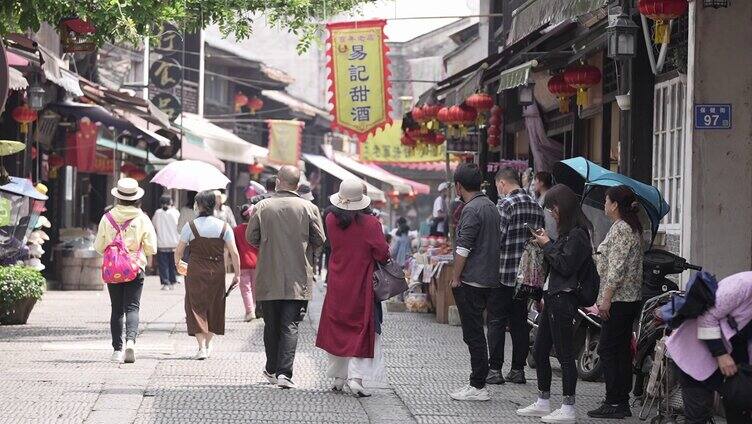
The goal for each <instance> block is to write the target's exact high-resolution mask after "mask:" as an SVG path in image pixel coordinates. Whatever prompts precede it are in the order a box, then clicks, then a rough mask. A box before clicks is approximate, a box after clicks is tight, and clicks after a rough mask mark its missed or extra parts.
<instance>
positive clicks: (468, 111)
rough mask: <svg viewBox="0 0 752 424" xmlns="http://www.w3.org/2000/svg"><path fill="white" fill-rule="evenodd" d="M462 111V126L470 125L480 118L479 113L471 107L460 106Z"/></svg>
mask: <svg viewBox="0 0 752 424" xmlns="http://www.w3.org/2000/svg"><path fill="white" fill-rule="evenodd" d="M460 110H461V111H462V113H461V115H460V120H459V122H460V123H461V124H465V125H470V124H472V123H473V122H475V119H476V118H477V117H478V111H477V110H475V109H473V108H472V107H470V106H466V105H460Z"/></svg>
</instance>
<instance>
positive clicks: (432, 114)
mask: <svg viewBox="0 0 752 424" xmlns="http://www.w3.org/2000/svg"><path fill="white" fill-rule="evenodd" d="M439 110H441V105H424V106H423V108H422V112H423V117H424V118H425V119H426V120H431V119H436V115H438V114H439Z"/></svg>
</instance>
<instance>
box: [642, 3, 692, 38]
mask: <svg viewBox="0 0 752 424" xmlns="http://www.w3.org/2000/svg"><path fill="white" fill-rule="evenodd" d="M688 8H689V5H688V4H687V0H640V2H639V3H638V4H637V9H638V10H639V11H640V14H641V15H643V16H645V17H646V18H648V19H651V20H653V21H655V28H654V29H653V41H655V43H656V44H668V42H669V41H670V37H671V34H670V32H669V22H671V20H672V19H676V18H678V17H680V16H682V15H683V14H685V13H687V9H688Z"/></svg>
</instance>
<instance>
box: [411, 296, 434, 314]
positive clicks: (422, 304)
mask: <svg viewBox="0 0 752 424" xmlns="http://www.w3.org/2000/svg"><path fill="white" fill-rule="evenodd" d="M405 307H406V308H407V310H408V311H409V312H422V313H427V312H428V311H429V310H430V309H431V303H430V302H429V301H428V295H427V294H425V293H409V294H407V296H405Z"/></svg>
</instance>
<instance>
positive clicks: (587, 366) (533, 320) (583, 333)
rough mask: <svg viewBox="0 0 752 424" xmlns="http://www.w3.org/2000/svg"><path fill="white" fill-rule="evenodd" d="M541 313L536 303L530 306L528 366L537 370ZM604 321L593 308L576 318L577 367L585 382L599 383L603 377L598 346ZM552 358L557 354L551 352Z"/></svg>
mask: <svg viewBox="0 0 752 424" xmlns="http://www.w3.org/2000/svg"><path fill="white" fill-rule="evenodd" d="M539 320H540V313H539V312H538V311H537V310H536V308H535V302H532V301H531V302H530V304H529V305H528V318H527V322H528V325H530V327H531V330H530V353H529V354H528V356H527V365H528V366H529V367H530V368H535V365H536V364H535V359H534V358H535V357H534V356H533V348H534V345H535V336H536V334H537V332H538V322H539ZM601 324H602V320H601V318H600V317H599V316H598V314H597V311H596V310H594V309H592V308H579V309H577V315H575V318H574V334H575V339H574V340H575V346H576V347H577V356H576V358H575V365H576V366H577V375H578V377H579V378H580V379H581V380H584V381H598V380H600V379H601V377H602V375H603V369H602V367H603V365H602V363H601V361H600V357H599V356H598V344H599V343H600V338H601ZM551 356H552V357H555V356H556V352H555V351H554V349H552V350H551Z"/></svg>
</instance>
